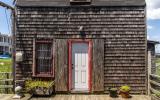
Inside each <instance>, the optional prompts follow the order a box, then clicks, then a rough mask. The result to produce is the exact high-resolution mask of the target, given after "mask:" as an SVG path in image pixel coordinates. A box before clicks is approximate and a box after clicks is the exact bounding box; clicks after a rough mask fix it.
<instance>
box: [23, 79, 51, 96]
mask: <svg viewBox="0 0 160 100" xmlns="http://www.w3.org/2000/svg"><path fill="white" fill-rule="evenodd" d="M25 89H26V91H27V92H29V93H30V94H33V95H39V96H49V95H51V94H52V93H53V91H54V81H41V80H28V81H26V82H25Z"/></svg>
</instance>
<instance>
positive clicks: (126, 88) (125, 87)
mask: <svg viewBox="0 0 160 100" xmlns="http://www.w3.org/2000/svg"><path fill="white" fill-rule="evenodd" d="M130 90H131V88H130V86H127V85H125V86H121V87H120V91H121V92H129V91H130Z"/></svg>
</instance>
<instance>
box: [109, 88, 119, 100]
mask: <svg viewBox="0 0 160 100" xmlns="http://www.w3.org/2000/svg"><path fill="white" fill-rule="evenodd" d="M109 95H110V97H113V98H116V97H118V90H117V89H109Z"/></svg>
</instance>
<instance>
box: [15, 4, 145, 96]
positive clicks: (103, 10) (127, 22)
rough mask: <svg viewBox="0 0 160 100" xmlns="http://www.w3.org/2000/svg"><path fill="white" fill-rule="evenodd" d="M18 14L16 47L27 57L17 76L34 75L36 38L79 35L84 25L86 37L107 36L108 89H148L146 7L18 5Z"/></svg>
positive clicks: (98, 37) (105, 68) (139, 91)
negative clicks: (122, 86) (122, 87)
mask: <svg viewBox="0 0 160 100" xmlns="http://www.w3.org/2000/svg"><path fill="white" fill-rule="evenodd" d="M17 14H18V15H17V16H18V18H17V35H16V46H17V51H21V50H22V51H24V53H25V56H26V57H25V61H24V62H23V63H22V64H21V66H19V67H17V68H16V79H23V78H26V75H25V76H24V75H23V73H25V74H27V77H31V75H32V73H31V70H32V56H33V55H32V50H33V39H34V38H56V39H71V38H72V39H78V38H81V36H80V35H79V34H80V32H79V31H78V29H79V27H80V26H83V27H84V31H85V33H86V38H90V39H104V90H105V92H106V91H107V89H108V87H120V86H121V85H126V84H127V85H130V86H131V87H132V93H146V90H147V84H146V80H147V75H146V73H147V72H146V66H145V63H146V62H145V50H146V35H145V29H146V28H145V7H46V8H45V7H44V8H38V7H37V8H36V7H31V8H30V7H17ZM26 68H27V69H26ZM20 69H22V70H20Z"/></svg>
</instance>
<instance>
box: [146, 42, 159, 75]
mask: <svg viewBox="0 0 160 100" xmlns="http://www.w3.org/2000/svg"><path fill="white" fill-rule="evenodd" d="M157 44H160V42H158V41H153V40H148V42H147V46H148V51H150V52H151V58H150V59H151V60H150V61H151V73H152V74H155V73H156V62H155V61H156V50H155V46H156V45H157Z"/></svg>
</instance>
